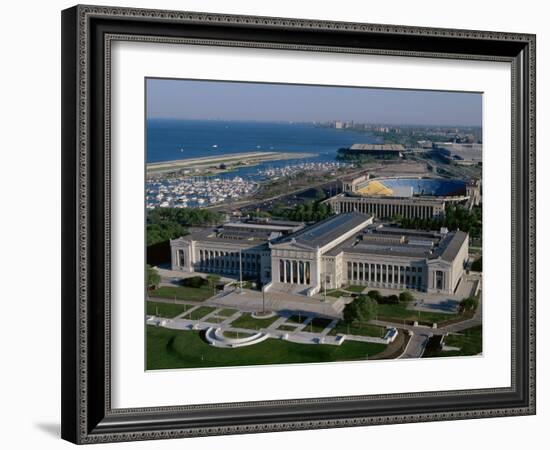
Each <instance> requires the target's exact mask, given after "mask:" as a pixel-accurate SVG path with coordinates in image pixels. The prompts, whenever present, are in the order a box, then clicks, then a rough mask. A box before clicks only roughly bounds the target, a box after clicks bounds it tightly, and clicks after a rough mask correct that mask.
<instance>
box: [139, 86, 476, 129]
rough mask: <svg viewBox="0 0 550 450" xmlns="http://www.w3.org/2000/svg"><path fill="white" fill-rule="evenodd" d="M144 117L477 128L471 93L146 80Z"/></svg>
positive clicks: (473, 100) (474, 101) (473, 97)
mask: <svg viewBox="0 0 550 450" xmlns="http://www.w3.org/2000/svg"><path fill="white" fill-rule="evenodd" d="M146 88H147V91H146V95H147V118H149V119H157V118H166V119H209V120H251V121H264V122H269V121H272V122H275V121H294V122H312V121H317V122H322V121H331V120H343V121H351V120H353V121H355V122H360V123H378V124H395V125H456V126H481V118H482V112H481V110H482V108H481V105H482V94H480V93H469V92H447V91H421V90H404V89H376V88H367V87H365V88H363V87H361V88H357V87H351V88H350V87H333V86H313V85H311V86H308V85H288V84H274V83H273V84H272V83H243V82H225V81H202V80H175V79H151V78H149V79H147V81H146Z"/></svg>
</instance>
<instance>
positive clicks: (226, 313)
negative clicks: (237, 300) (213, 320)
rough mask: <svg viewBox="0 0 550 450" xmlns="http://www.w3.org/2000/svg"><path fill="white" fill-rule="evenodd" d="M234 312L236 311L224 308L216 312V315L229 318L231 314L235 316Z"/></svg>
mask: <svg viewBox="0 0 550 450" xmlns="http://www.w3.org/2000/svg"><path fill="white" fill-rule="evenodd" d="M236 312H237V310H236V309H231V308H225V309H222V310H220V311H218V312H217V313H216V314H217V315H218V316H224V317H229V316H232V315H233V314H235V313H236Z"/></svg>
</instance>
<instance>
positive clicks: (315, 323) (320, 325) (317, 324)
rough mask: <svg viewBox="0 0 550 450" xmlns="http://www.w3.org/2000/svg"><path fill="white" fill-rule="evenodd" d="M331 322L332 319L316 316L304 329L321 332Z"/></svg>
mask: <svg viewBox="0 0 550 450" xmlns="http://www.w3.org/2000/svg"><path fill="white" fill-rule="evenodd" d="M331 322H332V319H324V318H322V317H315V318H314V319H313V320H312V321H311V322H310V323H308V324H307V325H306V327H305V328H304V330H303V331H309V332H310V333H321V332H322V331H323V330H324V329H325V328H326V327H327V326H328V325H329V324H330V323H331Z"/></svg>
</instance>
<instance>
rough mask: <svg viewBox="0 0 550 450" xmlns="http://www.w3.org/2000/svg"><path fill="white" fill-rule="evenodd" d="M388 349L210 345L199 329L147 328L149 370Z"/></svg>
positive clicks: (346, 357)
mask: <svg viewBox="0 0 550 450" xmlns="http://www.w3.org/2000/svg"><path fill="white" fill-rule="evenodd" d="M385 348H386V346H385V345H382V344H370V343H365V342H353V341H347V342H344V343H343V344H342V345H340V346H336V345H326V344H319V345H307V344H296V343H293V342H287V341H282V340H276V339H267V340H265V341H263V342H260V343H259V344H255V345H251V346H248V347H240V348H232V349H226V348H216V347H212V346H210V345H208V344H207V343H205V342H204V341H203V340H202V339H201V337H200V334H199V332H198V331H181V330H170V329H166V328H162V327H155V326H148V327H147V369H149V370H152V369H173V368H193V367H224V366H243V365H258V364H292V363H317V362H332V361H352V360H365V359H367V358H371V357H373V356H374V355H376V354H378V353H380V352H382V351H383V350H384V349H385Z"/></svg>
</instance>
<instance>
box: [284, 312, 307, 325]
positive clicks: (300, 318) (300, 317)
mask: <svg viewBox="0 0 550 450" xmlns="http://www.w3.org/2000/svg"><path fill="white" fill-rule="evenodd" d="M308 318H309V316H306V315H304V314H295V315H293V316H290V317H289V318H288V319H286V322H285V323H296V324H301V323H304V322H305V321H306V320H307V319H308Z"/></svg>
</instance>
